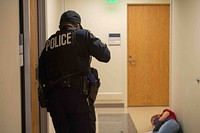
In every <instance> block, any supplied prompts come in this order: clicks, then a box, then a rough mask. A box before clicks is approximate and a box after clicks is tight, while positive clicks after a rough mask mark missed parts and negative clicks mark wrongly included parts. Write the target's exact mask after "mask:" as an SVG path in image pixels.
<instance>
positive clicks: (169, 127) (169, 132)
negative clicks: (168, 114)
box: [153, 119, 180, 133]
mask: <svg viewBox="0 0 200 133" xmlns="http://www.w3.org/2000/svg"><path fill="white" fill-rule="evenodd" d="M179 128H180V126H179V124H178V123H177V122H176V121H175V120H174V119H170V120H168V121H166V122H165V123H164V124H163V125H162V126H161V127H160V129H159V131H156V132H153V133H178V131H179Z"/></svg>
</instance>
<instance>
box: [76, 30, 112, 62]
mask: <svg viewBox="0 0 200 133" xmlns="http://www.w3.org/2000/svg"><path fill="white" fill-rule="evenodd" d="M76 41H77V42H78V43H79V44H81V45H82V46H83V47H84V48H85V49H86V51H87V52H88V53H89V55H91V56H93V57H95V58H96V59H97V60H98V61H101V62H109V60H110V58H111V57H110V51H109V49H108V47H107V45H106V44H103V43H102V42H101V40H100V39H99V38H97V37H95V36H94V35H93V34H92V33H90V32H89V31H88V30H84V29H82V30H77V31H76Z"/></svg>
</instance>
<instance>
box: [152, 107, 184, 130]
mask: <svg viewBox="0 0 200 133" xmlns="http://www.w3.org/2000/svg"><path fill="white" fill-rule="evenodd" d="M151 124H152V125H153V126H154V128H153V132H152V133H183V132H182V129H181V126H180V124H179V123H178V121H177V119H176V115H175V113H174V112H173V111H171V110H170V109H164V110H163V112H162V113H161V114H156V115H154V116H152V117H151Z"/></svg>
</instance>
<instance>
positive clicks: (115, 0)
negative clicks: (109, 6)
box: [107, 0, 119, 3]
mask: <svg viewBox="0 0 200 133" xmlns="http://www.w3.org/2000/svg"><path fill="white" fill-rule="evenodd" d="M107 1H108V2H110V3H111V2H112V3H113V2H118V1H119V0H107Z"/></svg>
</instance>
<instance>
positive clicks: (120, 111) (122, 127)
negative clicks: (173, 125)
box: [96, 107, 168, 133]
mask: <svg viewBox="0 0 200 133" xmlns="http://www.w3.org/2000/svg"><path fill="white" fill-rule="evenodd" d="M165 108H168V107H128V108H96V115H97V133H147V132H148V131H149V130H151V129H152V126H151V124H150V118H151V116H152V115H154V114H158V113H161V112H162V110H163V109H165ZM134 126H135V127H136V129H137V132H136V131H135V129H134Z"/></svg>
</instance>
